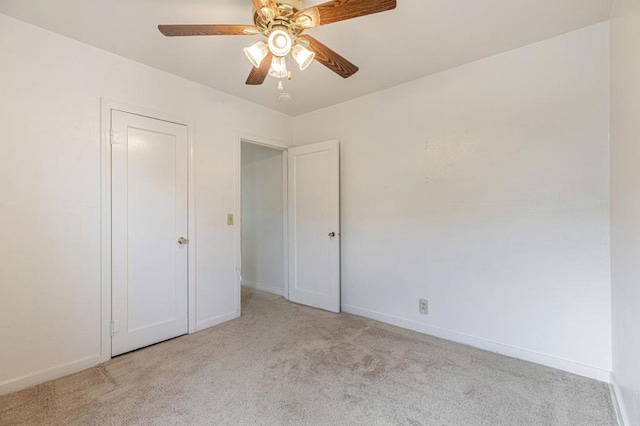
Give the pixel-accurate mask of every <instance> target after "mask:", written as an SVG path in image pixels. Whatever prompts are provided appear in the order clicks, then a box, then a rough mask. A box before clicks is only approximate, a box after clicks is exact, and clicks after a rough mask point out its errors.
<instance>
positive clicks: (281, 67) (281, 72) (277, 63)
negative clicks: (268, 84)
mask: <svg viewBox="0 0 640 426" xmlns="http://www.w3.org/2000/svg"><path fill="white" fill-rule="evenodd" d="M269 75H270V76H272V77H275V78H285V77H286V76H287V64H286V62H285V59H284V57H282V56H274V57H273V59H272V60H271V69H269Z"/></svg>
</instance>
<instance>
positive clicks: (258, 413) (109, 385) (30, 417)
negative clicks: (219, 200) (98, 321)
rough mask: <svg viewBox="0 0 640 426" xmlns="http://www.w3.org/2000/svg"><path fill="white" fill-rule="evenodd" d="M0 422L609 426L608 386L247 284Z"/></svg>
mask: <svg viewBox="0 0 640 426" xmlns="http://www.w3.org/2000/svg"><path fill="white" fill-rule="evenodd" d="M0 424H2V425H21V424H28V425H39V424H52V425H124V424H127V425H133V424H136V425H138V424H140V425H143V424H144V425H147V424H157V425H170V424H190V425H191V424H194V425H195V424H197V425H221V424H231V425H279V424H283V425H342V424H345V425H396V424H397V425H509V426H515V425H581V426H585V425H614V424H615V422H614V414H613V411H612V406H611V402H610V398H609V393H608V388H607V386H606V385H605V384H603V383H599V382H595V381H592V380H589V379H585V378H582V377H578V376H574V375H571V374H568V373H563V372H560V371H557V370H553V369H550V368H546V367H542V366H539V365H535V364H531V363H527V362H524V361H519V360H516V359H512V358H507V357H504V356H501V355H496V354H493V353H490V352H485V351H482V350H478V349H474V348H471V347H468V346H463V345H459V344H456V343H451V342H447V341H445V340H441V339H437V338H433V337H429V336H425V335H422V334H419V333H414V332H411V331H407V330H402V329H399V328H395V327H391V326H387V325H384V324H381V323H378V322H375V321H371V320H368V319H364V318H359V317H355V316H351V315H345V314H341V315H335V314H331V313H327V312H323V311H319V310H315V309H311V308H307V307H303V306H298V305H295V304H292V303H288V302H286V301H285V300H284V299H282V298H280V297H277V296H273V295H270V294H266V293H261V292H257V291H243V316H242V318H240V319H237V320H235V321H231V322H229V323H226V324H223V325H221V326H218V327H214V328H212V329H209V330H206V331H203V332H200V333H197V334H193V335H190V336H185V337H181V338H178V339H174V340H171V341H168V342H165V343H161V344H159V345H156V346H152V347H149V348H146V349H142V350H140V351H137V352H133V353H130V354H127V355H123V356H121V357H118V358H115V359H113V360H111V361H110V362H108V363H106V364H104V365H101V366H99V367H95V368H92V369H89V370H86V371H84V372H81V373H78V374H75V375H72V376H68V377H65V378H62V379H59V380H56V381H53V382H49V383H45V384H43V385H40V386H37V387H34V388H31V389H28V390H25V391H22V392H19V393H15V394H12V395H6V396H4V397H0Z"/></svg>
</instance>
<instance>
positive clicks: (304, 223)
mask: <svg viewBox="0 0 640 426" xmlns="http://www.w3.org/2000/svg"><path fill="white" fill-rule="evenodd" d="M288 158H289V167H288V169H289V298H290V300H291V301H292V302H296V303H301V304H304V305H309V306H313V307H315V308H320V309H325V310H328V311H332V312H340V149H339V144H338V141H329V142H322V143H316V144H312V145H305V146H302V147H298V148H291V149H289V155H288Z"/></svg>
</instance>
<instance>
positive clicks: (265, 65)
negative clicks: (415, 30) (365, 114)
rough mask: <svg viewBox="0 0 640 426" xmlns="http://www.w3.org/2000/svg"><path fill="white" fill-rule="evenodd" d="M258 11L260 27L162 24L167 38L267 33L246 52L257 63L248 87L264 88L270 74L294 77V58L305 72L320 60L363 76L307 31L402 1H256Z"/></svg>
mask: <svg viewBox="0 0 640 426" xmlns="http://www.w3.org/2000/svg"><path fill="white" fill-rule="evenodd" d="M251 1H252V2H253V7H254V9H255V11H254V14H253V22H254V25H159V26H158V29H159V30H160V32H161V33H162V34H164V35H165V36H167V37H175V36H209V35H259V34H260V35H263V36H265V37H267V38H268V40H267V42H265V41H259V42H257V43H255V44H253V45H252V46H251V47H247V48H245V49H244V51H245V54H246V55H247V57H248V58H249V60H250V61H251V63H252V64H253V68H252V69H251V72H250V73H249V78H247V81H246V84H250V85H259V84H262V83H263V82H264V80H265V79H266V77H267V75H271V76H273V77H275V78H279V79H282V78H288V79H291V72H290V71H288V69H287V58H288V57H289V55H290V56H291V57H292V58H293V59H294V60H295V61H296V62H297V64H298V66H299V68H300V70H301V71H302V70H304V69H305V68H307V67H308V66H309V64H311V62H313V60H314V59H315V60H316V61H318V62H320V63H321V64H322V65H324V66H326V67H327V68H329V69H330V70H332V71H333V72H335V73H336V74H338V75H340V76H341V77H343V78H348V77H351V76H352V75H353V74H355V73H356V72H358V67H357V66H355V65H354V64H352V63H351V62H349V61H348V60H347V59H345V58H343V57H342V56H340V55H339V54H337V53H336V52H334V51H333V50H331V49H329V48H328V47H327V46H325V45H324V44H322V43H321V42H319V41H318V40H316V39H315V38H313V37H311V36H310V35H308V34H303V32H304V31H305V30H307V29H309V28H314V27H318V26H321V25H327V24H332V23H334V22H339V21H344V20H347V19H353V18H358V17H360V16H365V15H371V14H374V13H378V12H384V11H387V10H392V9H395V7H396V0H332V1H329V2H327V3H323V4H320V5H318V6H314V7H309V8H305V7H304V5H303V4H302V1H301V0H251Z"/></svg>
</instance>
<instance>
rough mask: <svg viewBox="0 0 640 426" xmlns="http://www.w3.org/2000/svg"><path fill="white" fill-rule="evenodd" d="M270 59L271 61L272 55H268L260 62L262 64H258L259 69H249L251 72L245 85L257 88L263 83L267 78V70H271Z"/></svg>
mask: <svg viewBox="0 0 640 426" xmlns="http://www.w3.org/2000/svg"><path fill="white" fill-rule="evenodd" d="M272 59H273V54H272V53H269V54H268V55H267V56H266V57H265V58H264V59H263V60H262V62H260V68H256V67H253V68H251V72H250V73H249V77H248V78H247V82H246V83H245V84H249V85H251V86H257V85H260V84H262V83H264V79H265V78H267V74H269V68H271V60H272Z"/></svg>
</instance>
